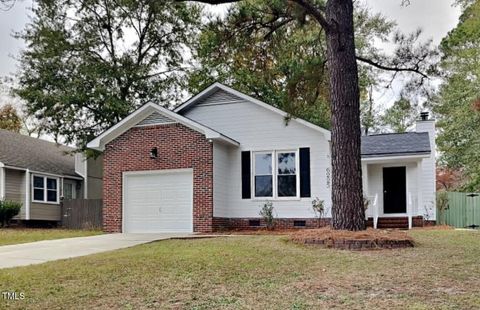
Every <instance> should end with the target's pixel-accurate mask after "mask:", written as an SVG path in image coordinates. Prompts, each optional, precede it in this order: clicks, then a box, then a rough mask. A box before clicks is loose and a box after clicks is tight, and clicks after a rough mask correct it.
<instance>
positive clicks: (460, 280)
mask: <svg viewBox="0 0 480 310" xmlns="http://www.w3.org/2000/svg"><path fill="white" fill-rule="evenodd" d="M410 234H411V235H412V236H413V237H414V239H415V240H416V243H417V247H415V248H409V249H401V250H382V251H367V252H350V251H342V250H329V249H320V248H316V247H312V246H310V247H305V246H301V245H296V244H294V243H292V242H289V241H287V238H286V237H282V236H233V237H221V238H216V239H199V240H169V241H161V242H155V243H150V244H146V245H141V246H137V247H134V248H130V249H124V250H118V251H115V252H110V253H103V254H97V255H92V256H87V257H81V258H76V259H70V260H63V261H57V262H51V263H46V264H42V265H35V266H28V267H21V268H13V269H5V270H0V292H1V291H16V292H24V293H25V297H26V298H25V300H20V301H4V300H0V308H8V309H10V308H11V309H25V308H28V309H47V308H48V309H92V308H93V309H155V308H161V309H165V308H167V309H171V308H173V309H212V308H214V309H215V308H216V309H253V308H255V309H311V308H317V309H318V308H320V309H325V308H328V309H379V308H380V309H386V308H388V309H474V308H477V307H478V305H480V290H479V286H478V283H479V279H480V234H479V233H478V232H470V231H453V230H452V231H448V230H442V231H435V230H423V231H422V230H418V231H412V232H410ZM0 297H1V296H0ZM2 303H3V304H2Z"/></svg>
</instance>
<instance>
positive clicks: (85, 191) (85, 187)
mask: <svg viewBox="0 0 480 310" xmlns="http://www.w3.org/2000/svg"><path fill="white" fill-rule="evenodd" d="M83 184H84V186H83V187H84V188H83V198H84V199H88V158H86V157H85V176H84V179H83Z"/></svg>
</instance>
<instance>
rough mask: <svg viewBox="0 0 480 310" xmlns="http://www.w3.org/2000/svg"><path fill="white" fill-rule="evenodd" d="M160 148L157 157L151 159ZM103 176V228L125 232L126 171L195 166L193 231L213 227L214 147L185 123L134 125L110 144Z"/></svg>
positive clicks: (106, 153)
mask: <svg viewBox="0 0 480 310" xmlns="http://www.w3.org/2000/svg"><path fill="white" fill-rule="evenodd" d="M154 147H156V148H157V150H158V157H157V158H154V159H152V158H150V150H151V149H152V148H154ZM103 160H104V176H103V184H104V187H103V197H104V207H103V228H104V231H106V232H121V231H122V173H123V172H125V171H148V170H165V169H185V168H191V169H193V230H194V232H211V231H212V227H213V146H212V143H210V142H208V141H207V139H206V138H205V136H204V135H203V134H201V133H199V132H196V131H194V130H192V129H190V128H188V127H186V126H183V125H181V124H169V125H156V126H148V127H133V128H131V129H129V130H128V131H126V132H125V133H123V134H122V135H121V136H119V137H117V138H116V139H115V140H113V141H111V142H110V143H108V144H107V145H106V148H105V151H104V159H103Z"/></svg>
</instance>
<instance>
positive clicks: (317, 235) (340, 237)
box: [290, 227, 413, 244]
mask: <svg viewBox="0 0 480 310" xmlns="http://www.w3.org/2000/svg"><path fill="white" fill-rule="evenodd" d="M290 239H291V240H292V241H293V242H295V243H301V244H309V243H310V244H312V243H315V242H314V241H325V243H336V242H338V241H348V240H357V241H359V240H369V241H372V242H375V243H381V241H410V242H411V243H412V244H413V238H412V237H410V236H409V235H408V234H407V233H406V232H404V231H401V230H396V229H387V230H383V229H372V228H369V229H367V230H363V231H348V230H333V229H331V228H329V227H327V228H320V229H308V230H302V231H297V232H295V233H292V234H291V235H290Z"/></svg>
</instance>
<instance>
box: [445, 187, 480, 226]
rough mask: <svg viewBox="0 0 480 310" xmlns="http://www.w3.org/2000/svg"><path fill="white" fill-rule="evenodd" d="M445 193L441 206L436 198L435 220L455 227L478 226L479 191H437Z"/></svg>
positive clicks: (479, 223) (479, 222)
mask: <svg viewBox="0 0 480 310" xmlns="http://www.w3.org/2000/svg"><path fill="white" fill-rule="evenodd" d="M440 195H446V198H447V199H446V204H444V206H442V205H441V204H439V199H437V209H438V210H437V221H438V223H439V224H446V225H450V226H454V227H457V228H468V227H470V228H478V226H479V225H480V193H458V192H447V193H446V194H445V193H442V192H438V193H437V197H438V198H440Z"/></svg>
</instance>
